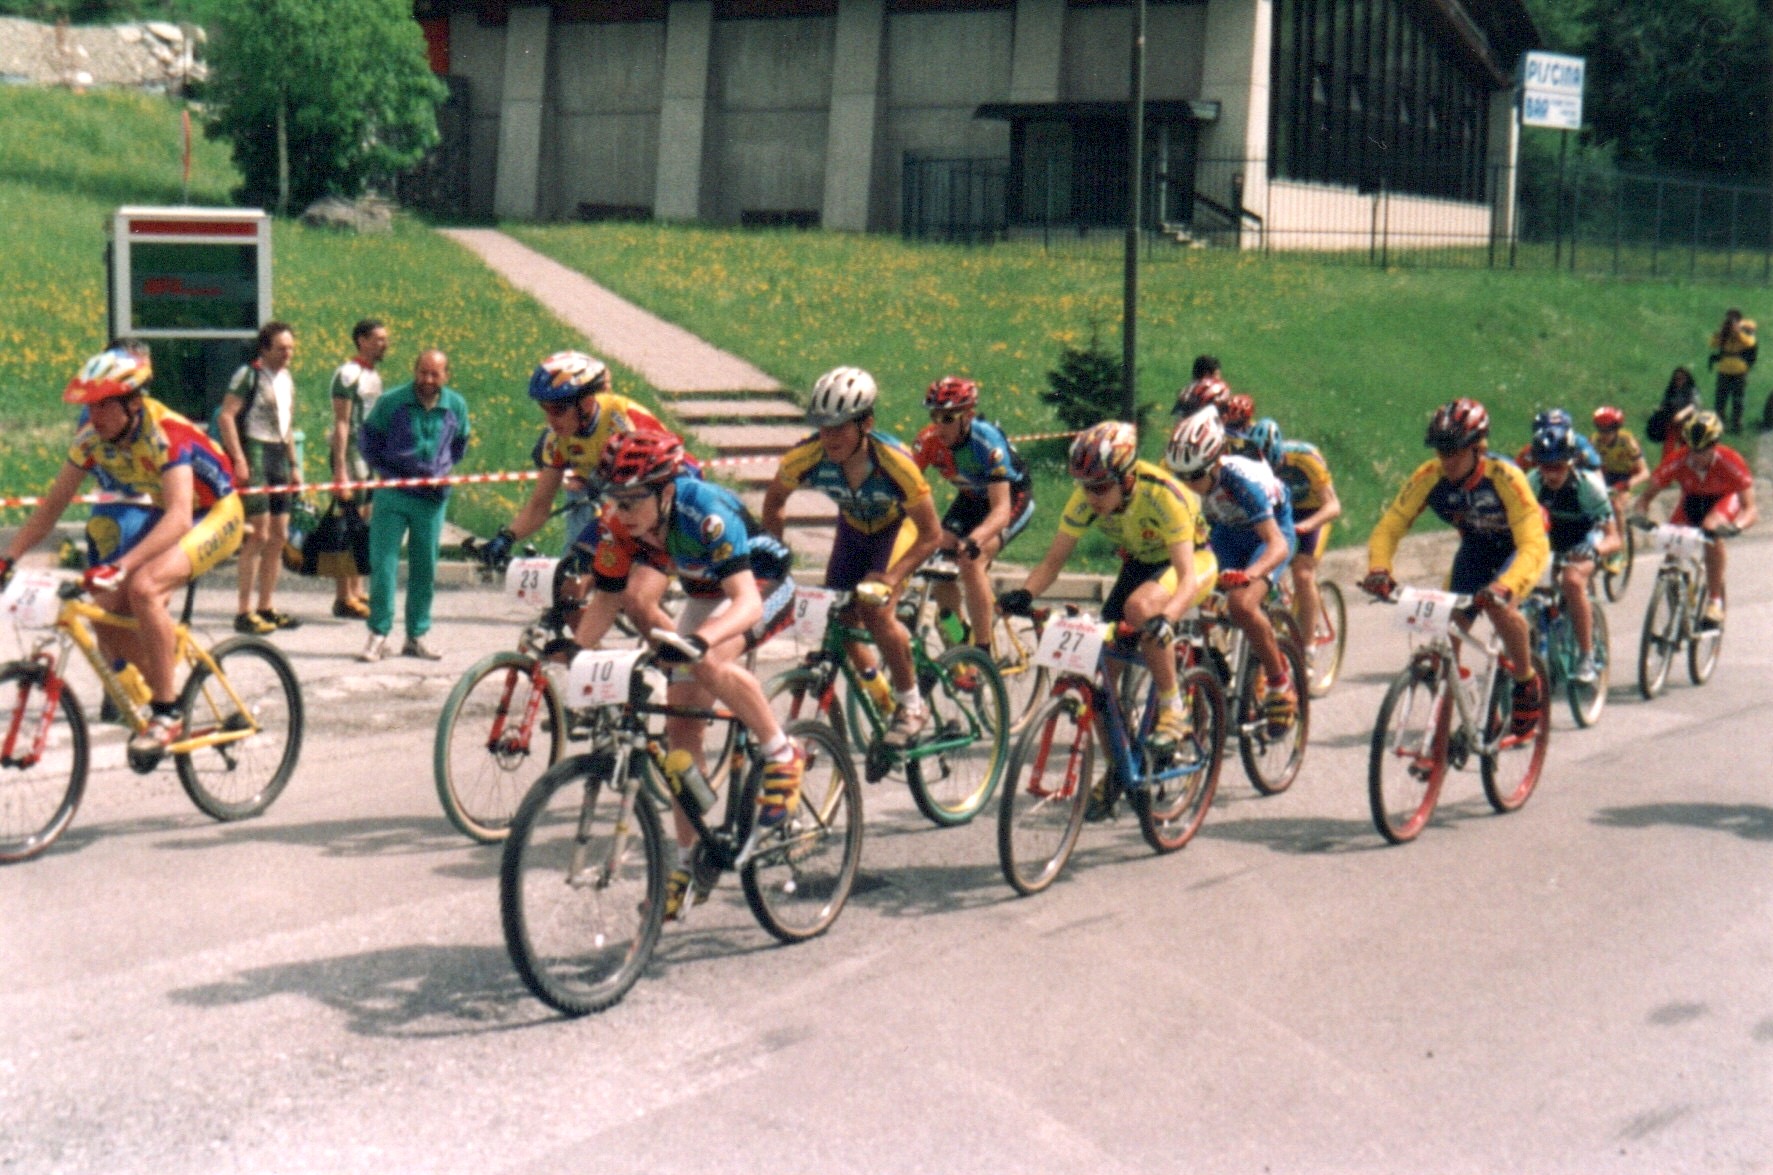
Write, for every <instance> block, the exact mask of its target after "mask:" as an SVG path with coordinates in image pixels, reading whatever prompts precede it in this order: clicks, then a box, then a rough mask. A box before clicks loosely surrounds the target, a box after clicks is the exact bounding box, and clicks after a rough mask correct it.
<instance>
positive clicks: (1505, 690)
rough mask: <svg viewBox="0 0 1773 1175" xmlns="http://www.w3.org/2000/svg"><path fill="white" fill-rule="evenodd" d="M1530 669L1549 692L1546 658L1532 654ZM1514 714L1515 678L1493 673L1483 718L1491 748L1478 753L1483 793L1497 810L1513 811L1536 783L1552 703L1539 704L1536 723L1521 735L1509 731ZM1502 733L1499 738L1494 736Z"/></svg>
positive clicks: (1548, 738) (1546, 743)
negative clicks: (1494, 676) (1487, 711)
mask: <svg viewBox="0 0 1773 1175" xmlns="http://www.w3.org/2000/svg"><path fill="white" fill-rule="evenodd" d="M1533 672H1535V673H1537V674H1538V675H1539V684H1540V688H1541V690H1542V691H1544V692H1545V693H1547V694H1549V692H1550V690H1549V688H1548V686H1549V683H1550V681H1551V675H1550V674H1549V673H1547V672H1546V668H1545V660H1544V659H1543V658H1541V657H1534V658H1533ZM1548 700H1549V699H1548ZM1513 715H1514V679H1513V677H1512V676H1511V675H1509V674H1507V673H1498V674H1497V675H1496V684H1495V685H1494V686H1493V687H1492V688H1491V690H1490V708H1489V714H1488V717H1487V718H1486V720H1485V722H1484V741H1485V744H1486V745H1489V744H1492V743H1494V744H1495V746H1494V749H1491V750H1486V751H1484V752H1482V753H1481V754H1479V756H1478V765H1479V767H1480V768H1481V770H1482V773H1483V777H1484V795H1485V796H1486V797H1487V798H1488V799H1489V801H1490V807H1492V808H1494V809H1496V811H1498V812H1512V811H1514V810H1515V809H1516V808H1519V807H1520V806H1521V805H1522V804H1524V803H1526V802H1527V799H1528V797H1529V796H1531V795H1532V794H1533V789H1534V788H1535V787H1538V786H1539V772H1540V769H1541V768H1543V767H1544V766H1545V751H1546V748H1547V747H1549V746H1550V745H1551V707H1550V706H1549V705H1543V706H1541V707H1539V724H1538V725H1537V726H1535V727H1534V728H1533V729H1532V730H1531V731H1530V732H1528V733H1527V734H1524V735H1516V734H1513V733H1508V728H1509V726H1510V724H1511V723H1512V722H1513ZM1498 735H1502V736H1503V737H1502V738H1501V739H1500V740H1498V738H1497V736H1498Z"/></svg>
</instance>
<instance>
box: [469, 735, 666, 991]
mask: <svg viewBox="0 0 1773 1175" xmlns="http://www.w3.org/2000/svg"><path fill="white" fill-rule="evenodd" d="M611 767H612V762H611V758H610V756H609V755H607V754H591V755H574V756H572V757H570V758H567V759H563V760H562V761H561V762H559V763H557V764H555V765H554V766H553V767H551V768H549V769H548V770H547V771H546V772H544V773H543V775H542V777H541V778H540V779H538V780H536V783H535V786H533V787H531V788H530V789H529V794H528V795H526V796H525V797H524V798H523V803H521V804H519V805H518V808H517V814H516V815H515V816H513V817H512V819H511V829H510V835H509V836H508V837H507V838H506V840H505V851H504V855H503V857H502V858H501V859H500V864H499V914H500V918H501V921H502V922H503V924H504V930H505V949H506V951H507V952H508V953H509V954H510V956H511V963H512V965H513V966H515V967H516V968H517V974H518V975H519V976H520V977H521V978H522V979H523V985H524V986H525V987H527V988H528V989H529V990H530V992H531V993H532V994H533V995H534V996H535V997H536V998H537V999H539V1000H541V1001H542V1002H543V1003H544V1004H547V1005H548V1006H549V1007H551V1008H554V1009H555V1010H557V1011H560V1012H565V1013H566V1014H567V1015H569V1016H583V1015H585V1014H586V1013H588V1012H601V1011H602V1010H603V1009H605V1008H607V1007H609V1006H610V1005H612V1004H614V1003H615V1002H616V1001H618V1000H620V999H621V998H622V997H623V996H624V995H626V994H628V989H629V988H631V987H633V986H634V983H635V981H636V980H638V979H639V978H640V975H641V972H642V971H644V970H646V965H647V961H648V960H649V959H651V958H652V953H653V947H654V946H655V945H656V944H657V943H658V941H659V927H660V926H661V925H662V924H663V922H664V916H665V905H664V897H665V863H664V848H665V841H664V836H665V834H664V831H663V830H662V828H661V827H660V824H659V812H658V809H657V807H655V806H654V804H653V801H652V799H651V797H649V796H646V795H644V794H643V795H640V796H638V797H637V798H636V799H635V801H634V804H633V806H632V808H631V809H630V813H631V817H632V819H633V821H634V823H633V824H632V825H624V824H623V823H621V815H622V804H623V800H624V798H625V793H626V791H627V790H628V789H629V788H636V787H640V786H641V780H640V778H639V777H638V776H636V775H629V776H628V777H627V778H626V779H623V780H620V781H612V780H611V779H610V778H609V774H610V769H611Z"/></svg>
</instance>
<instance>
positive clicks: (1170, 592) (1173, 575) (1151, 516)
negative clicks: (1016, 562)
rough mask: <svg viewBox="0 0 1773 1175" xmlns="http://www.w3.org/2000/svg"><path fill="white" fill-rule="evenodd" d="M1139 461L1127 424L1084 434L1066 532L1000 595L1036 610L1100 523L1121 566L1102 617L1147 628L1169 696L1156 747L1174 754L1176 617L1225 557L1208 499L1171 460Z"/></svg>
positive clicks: (1178, 707)
mask: <svg viewBox="0 0 1773 1175" xmlns="http://www.w3.org/2000/svg"><path fill="white" fill-rule="evenodd" d="M1138 458H1139V436H1138V433H1137V432H1136V431H1135V430H1134V428H1133V426H1132V425H1130V424H1128V423H1126V422H1125V421H1121V420H1105V421H1103V422H1102V423H1100V424H1094V425H1091V426H1090V427H1089V428H1087V429H1085V430H1084V431H1083V432H1081V433H1079V434H1078V436H1077V439H1076V440H1074V441H1073V442H1072V443H1071V459H1070V466H1071V476H1072V478H1073V479H1075V480H1076V481H1077V483H1078V484H1077V488H1076V489H1074V490H1072V492H1071V498H1070V500H1069V501H1067V502H1066V503H1065V510H1064V512H1063V513H1062V514H1060V516H1059V533H1058V534H1056V535H1054V536H1053V542H1052V545H1051V546H1049V547H1048V548H1047V553H1046V555H1045V556H1043V557H1042V558H1041V561H1040V562H1039V563H1038V564H1036V565H1035V567H1034V569H1033V570H1031V571H1030V572H1029V573H1028V578H1027V579H1025V580H1023V582H1022V586H1021V587H1019V588H1016V589H1013V590H1011V591H1007V592H1005V593H1004V594H1003V595H1002V596H1000V597H999V598H998V606H999V607H1001V608H1002V609H1003V610H1004V611H1005V612H1009V613H1011V614H1012V615H1014V614H1018V613H1024V612H1026V611H1027V610H1028V608H1029V607H1030V606H1031V605H1032V604H1033V602H1034V597H1036V596H1038V595H1039V594H1040V593H1042V592H1044V591H1046V590H1047V588H1049V587H1051V586H1052V585H1053V581H1054V580H1056V579H1058V578H1059V572H1060V571H1062V570H1064V568H1065V564H1066V562H1067V561H1069V560H1070V558H1071V553H1072V551H1074V550H1075V549H1076V548H1077V542H1078V540H1079V539H1080V538H1082V537H1083V535H1084V533H1085V532H1086V531H1088V530H1089V529H1090V527H1092V526H1094V527H1095V528H1096V529H1098V530H1100V531H1101V532H1102V533H1103V534H1105V535H1107V536H1108V537H1109V538H1110V539H1112V540H1113V541H1114V542H1115V544H1116V545H1117V546H1118V547H1119V549H1120V557H1121V569H1120V575H1119V577H1118V578H1116V579H1115V581H1114V586H1113V587H1112V588H1111V589H1109V592H1108V599H1107V600H1106V601H1104V602H1103V604H1102V619H1103V620H1105V621H1110V622H1112V621H1118V620H1125V621H1126V622H1127V623H1128V624H1131V625H1133V626H1135V627H1137V628H1138V629H1139V631H1140V641H1139V651H1140V653H1141V654H1142V655H1143V657H1144V659H1145V665H1146V667H1147V668H1148V669H1150V670H1151V680H1152V682H1153V683H1154V684H1155V685H1156V686H1157V693H1158V699H1159V702H1160V705H1159V707H1158V715H1157V726H1156V729H1154V730H1153V731H1152V733H1151V740H1150V742H1151V747H1152V750H1154V751H1156V752H1157V753H1159V754H1164V755H1167V754H1168V753H1169V752H1170V751H1171V750H1173V749H1174V748H1175V746H1176V744H1177V743H1178V742H1180V741H1181V740H1182V739H1183V738H1185V737H1187V734H1188V715H1187V714H1186V713H1185V712H1184V711H1183V709H1182V701H1181V696H1180V693H1179V690H1178V687H1177V684H1176V659H1175V657H1174V655H1173V654H1172V653H1171V651H1170V647H1171V645H1172V644H1173V643H1174V641H1175V634H1176V624H1177V623H1178V622H1179V621H1180V620H1181V619H1182V614H1183V613H1184V612H1186V611H1188V609H1190V608H1192V607H1194V606H1195V605H1196V604H1198V603H1199V602H1200V599H1201V597H1203V596H1205V595H1206V594H1207V593H1208V592H1209V591H1211V590H1212V588H1213V582H1214V579H1215V577H1216V576H1217V574H1218V564H1217V562H1216V561H1215V560H1214V558H1213V551H1212V548H1211V547H1209V546H1207V524H1206V521H1205V520H1204V519H1203V518H1202V517H1201V512H1200V499H1199V498H1197V497H1196V496H1195V494H1194V492H1193V491H1192V490H1190V489H1188V487H1186V486H1184V485H1183V484H1182V483H1181V482H1179V481H1177V480H1176V479H1175V478H1174V477H1172V476H1171V475H1170V474H1169V473H1168V472H1167V471H1166V470H1164V469H1163V468H1162V467H1161V466H1158V465H1154V464H1152V463H1151V462H1149V461H1141V460H1139V459H1138Z"/></svg>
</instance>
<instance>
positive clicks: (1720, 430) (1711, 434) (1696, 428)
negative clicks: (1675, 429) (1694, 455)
mask: <svg viewBox="0 0 1773 1175" xmlns="http://www.w3.org/2000/svg"><path fill="white" fill-rule="evenodd" d="M1723 435H1724V422H1723V420H1722V418H1720V417H1719V416H1718V414H1717V413H1716V412H1713V411H1712V410H1711V409H1709V408H1703V409H1701V410H1700V411H1698V412H1695V413H1694V414H1693V417H1692V419H1691V420H1689V421H1687V423H1685V424H1683V425H1681V440H1682V441H1684V442H1686V445H1687V448H1689V449H1692V450H1693V451H1694V452H1698V451H1699V450H1700V449H1709V448H1710V447H1711V446H1713V445H1715V444H1717V443H1718V440H1719V439H1720V438H1721V437H1722V436H1723Z"/></svg>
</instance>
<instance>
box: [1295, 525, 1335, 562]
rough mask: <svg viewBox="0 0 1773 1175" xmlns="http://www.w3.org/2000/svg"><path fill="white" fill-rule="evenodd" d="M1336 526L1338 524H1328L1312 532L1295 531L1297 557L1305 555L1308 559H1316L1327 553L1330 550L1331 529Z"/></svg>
mask: <svg viewBox="0 0 1773 1175" xmlns="http://www.w3.org/2000/svg"><path fill="white" fill-rule="evenodd" d="M1334 525H1336V524H1335V523H1333V522H1326V523H1324V524H1323V525H1322V526H1315V527H1313V528H1311V529H1310V530H1296V531H1294V532H1293V554H1294V555H1295V556H1299V555H1304V556H1305V557H1306V558H1308V559H1316V558H1318V557H1320V556H1321V555H1323V553H1324V552H1325V551H1327V550H1329V549H1330V528H1331V527H1332V526H1334Z"/></svg>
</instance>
